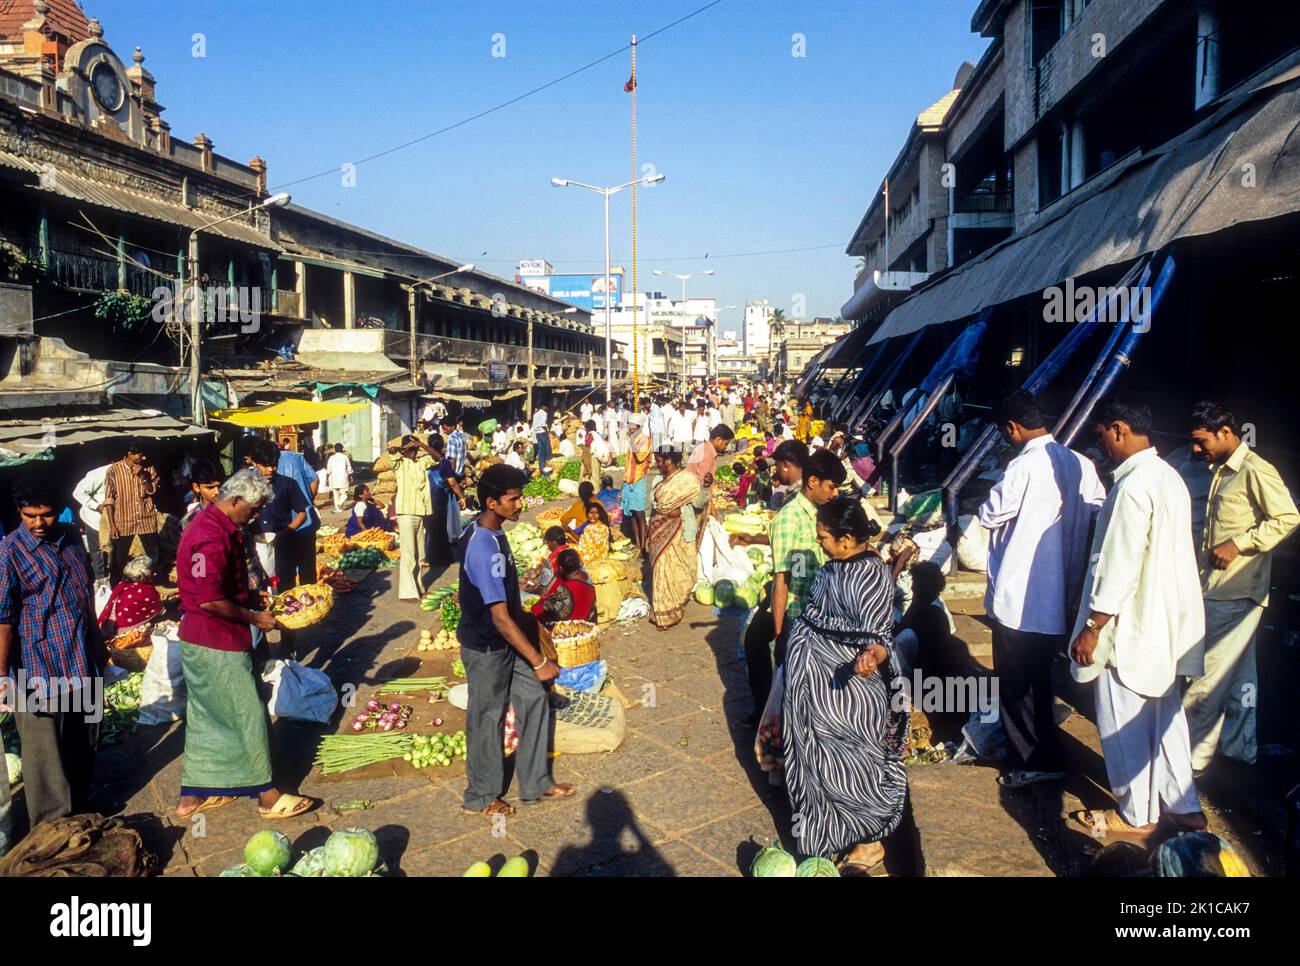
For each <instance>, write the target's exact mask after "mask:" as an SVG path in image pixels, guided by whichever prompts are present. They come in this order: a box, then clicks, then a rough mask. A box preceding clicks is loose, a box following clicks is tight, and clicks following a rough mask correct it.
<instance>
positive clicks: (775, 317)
mask: <svg viewBox="0 0 1300 966" xmlns="http://www.w3.org/2000/svg"><path fill="white" fill-rule="evenodd" d="M767 331H768V336H769V340H768V341H769V342H777V341H779V340H780V338H781V336H782V335H783V334H784V333H785V313H784V312H782V311H781V310H780V309H773V310H772V314H771V315H769V316H768V317H767Z"/></svg>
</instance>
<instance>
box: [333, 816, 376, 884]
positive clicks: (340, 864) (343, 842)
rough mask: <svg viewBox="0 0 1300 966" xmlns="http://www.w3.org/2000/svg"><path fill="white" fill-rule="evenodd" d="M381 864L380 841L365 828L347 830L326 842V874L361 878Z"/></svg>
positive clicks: (336, 833)
mask: <svg viewBox="0 0 1300 966" xmlns="http://www.w3.org/2000/svg"><path fill="white" fill-rule="evenodd" d="M378 863H379V841H378V840H377V839H376V838H375V833H374V832H372V831H370V830H369V829H364V828H345V829H343V831H341V832H335V833H334V834H333V835H331V836H330V837H329V838H328V839H326V841H325V874H326V875H332V876H343V877H346V878H359V877H361V876H366V875H369V874H370V873H371V871H372V870H373V869H374V867H375V866H376V865H377V864H378Z"/></svg>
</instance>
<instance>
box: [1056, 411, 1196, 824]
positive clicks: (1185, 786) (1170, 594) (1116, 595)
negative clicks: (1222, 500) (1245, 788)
mask: <svg viewBox="0 0 1300 966" xmlns="http://www.w3.org/2000/svg"><path fill="white" fill-rule="evenodd" d="M1094 423H1095V425H1094V427H1093V429H1094V432H1095V433H1096V434H1097V442H1098V445H1099V446H1100V448H1101V450H1102V452H1103V453H1104V454H1105V455H1106V458H1107V460H1108V461H1109V462H1110V464H1111V465H1112V466H1114V467H1115V471H1114V486H1113V487H1112V488H1111V491H1110V493H1109V495H1108V496H1107V497H1106V504H1105V506H1104V507H1102V510H1101V513H1100V515H1099V516H1098V518H1097V530H1096V533H1095V535H1094V537H1093V541H1092V554H1091V558H1090V563H1089V567H1088V574H1087V577H1086V578H1085V579H1084V586H1083V595H1082V599H1081V601H1080V605H1079V616H1078V619H1077V620H1076V622H1075V625H1074V635H1073V643H1072V644H1071V645H1070V657H1071V658H1072V659H1073V661H1074V663H1073V664H1072V665H1071V672H1072V673H1073V675H1074V677H1075V679H1076V680H1078V681H1096V689H1097V690H1096V694H1097V731H1098V733H1099V735H1100V737H1101V750H1102V755H1103V756H1104V757H1105V760H1106V775H1107V777H1108V778H1109V780H1110V788H1111V792H1112V793H1113V794H1114V795H1115V801H1116V803H1117V804H1118V808H1117V809H1115V810H1105V811H1088V812H1079V813H1076V814H1075V816H1074V818H1075V821H1076V822H1078V823H1079V824H1080V825H1082V826H1083V827H1084V828H1085V829H1086V830H1087V831H1089V832H1090V833H1092V834H1093V835H1095V836H1096V837H1098V838H1104V837H1106V836H1107V835H1111V834H1118V835H1120V836H1128V837H1131V838H1137V839H1139V840H1145V839H1147V838H1149V837H1150V836H1151V835H1152V834H1153V833H1155V832H1156V831H1157V826H1158V825H1160V824H1161V821H1162V819H1163V822H1164V825H1165V827H1166V830H1168V831H1193V830H1195V831H1199V830H1202V829H1204V828H1205V827H1206V823H1205V815H1204V813H1202V811H1201V806H1200V802H1199V801H1198V799H1197V797H1196V785H1195V782H1194V780H1193V777H1192V750H1191V743H1190V740H1189V738H1188V733H1187V719H1186V717H1185V716H1184V714H1183V705H1182V700H1181V695H1180V693H1179V686H1178V678H1179V677H1180V676H1195V675H1198V674H1200V673H1201V665H1202V663H1203V661H1202V652H1203V648H1204V644H1205V611H1204V608H1203V607H1202V605H1201V582H1200V577H1199V575H1198V572H1197V566H1196V551H1195V550H1194V548H1193V546H1192V523H1191V520H1192V509H1191V498H1190V497H1189V496H1188V494H1187V487H1186V485H1185V484H1184V483H1183V481H1182V478H1181V477H1179V475H1178V473H1177V471H1175V470H1174V468H1173V467H1171V466H1170V465H1169V464H1168V463H1166V462H1165V461H1164V460H1162V459H1161V458H1160V457H1159V456H1158V455H1157V454H1156V451H1155V449H1153V448H1152V446H1151V441H1150V438H1149V434H1150V432H1151V412H1150V410H1149V409H1148V408H1147V407H1146V406H1139V405H1134V404H1131V403H1126V402H1122V401H1119V400H1112V401H1106V402H1103V403H1102V404H1101V406H1100V407H1099V408H1098V410H1097V418H1096V419H1095V421H1094Z"/></svg>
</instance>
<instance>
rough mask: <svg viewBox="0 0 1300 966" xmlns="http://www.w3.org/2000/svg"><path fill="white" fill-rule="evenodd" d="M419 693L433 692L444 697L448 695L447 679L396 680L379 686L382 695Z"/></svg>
mask: <svg viewBox="0 0 1300 966" xmlns="http://www.w3.org/2000/svg"><path fill="white" fill-rule="evenodd" d="M419 691H432V692H433V693H434V694H440V695H442V696H443V697H446V695H447V679H446V678H394V679H393V680H391V681H385V682H384V683H383V684H381V685H380V686H379V693H380V694H415V693H417V692H419Z"/></svg>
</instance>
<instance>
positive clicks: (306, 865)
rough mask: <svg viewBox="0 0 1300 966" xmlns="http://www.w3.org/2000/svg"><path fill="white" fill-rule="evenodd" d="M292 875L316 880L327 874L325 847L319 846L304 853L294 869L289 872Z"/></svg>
mask: <svg viewBox="0 0 1300 966" xmlns="http://www.w3.org/2000/svg"><path fill="white" fill-rule="evenodd" d="M289 872H290V874H291V875H296V876H301V877H302V878H304V879H315V878H318V877H319V876H323V875H324V874H325V846H323V845H318V846H316V848H314V849H312V850H311V851H310V852H304V853H303V856H302V858H301V859H299V860H298V861H297V862H296V863H295V864H294V867H293V868H292V869H290V870H289Z"/></svg>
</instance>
